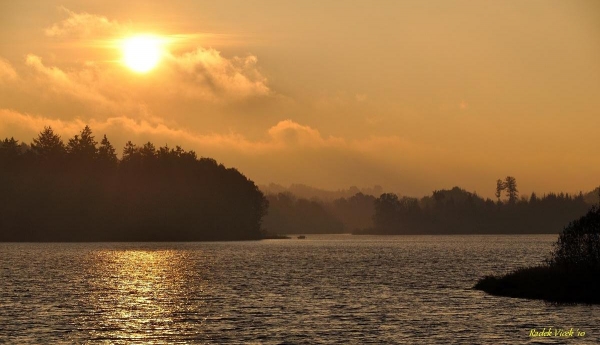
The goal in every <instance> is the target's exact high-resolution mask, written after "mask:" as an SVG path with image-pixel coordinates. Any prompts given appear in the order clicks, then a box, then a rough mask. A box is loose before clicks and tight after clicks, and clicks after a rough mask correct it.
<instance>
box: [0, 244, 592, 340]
mask: <svg viewBox="0 0 600 345" xmlns="http://www.w3.org/2000/svg"><path fill="white" fill-rule="evenodd" d="M555 240H556V235H498V236H496V235H489V236H474V235H470V236H386V237H379V236H351V235H309V236H308V238H307V239H305V240H297V239H292V240H264V241H257V242H210V243H69V244H62V243H37V244H32V243H0V342H5V341H6V342H8V343H19V344H27V343H55V344H56V343H86V342H92V343H97V342H105V343H117V344H131V343H170V344H171V343H200V344H205V343H206V344H223V343H253V344H255V343H261V344H280V343H288V344H315V343H322V344H333V343H348V342H350V343H356V344H364V343H373V344H383V343H418V344H440V343H464V344H472V343H480V344H481V343H484V344H499V343H527V342H531V343H533V342H534V341H540V342H542V343H557V344H558V343H564V341H565V339H560V338H544V339H533V338H530V337H529V331H530V330H531V329H532V328H537V329H541V328H544V327H546V328H547V327H553V328H567V329H568V328H571V327H573V328H575V329H577V328H579V329H581V330H583V331H585V332H586V336H585V337H583V338H577V339H570V340H572V341H574V343H577V344H594V343H597V342H598V341H600V306H585V305H553V304H550V303H545V302H542V301H533V300H523V299H510V298H502V297H494V296H490V295H487V294H485V293H483V292H481V291H475V290H472V289H471V287H472V286H473V285H474V284H475V282H476V281H477V279H479V278H480V277H482V276H484V275H487V274H492V273H495V274H499V273H504V272H507V271H510V270H513V269H515V268H517V267H522V266H529V265H535V264H538V263H540V262H541V261H542V260H543V259H544V258H545V257H546V255H547V254H548V253H549V252H550V249H551V246H552V243H553V242H554V241H555Z"/></svg>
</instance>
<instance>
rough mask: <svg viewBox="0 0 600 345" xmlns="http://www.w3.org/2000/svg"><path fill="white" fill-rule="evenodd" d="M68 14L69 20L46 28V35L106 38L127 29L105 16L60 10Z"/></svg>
mask: <svg viewBox="0 0 600 345" xmlns="http://www.w3.org/2000/svg"><path fill="white" fill-rule="evenodd" d="M60 9H61V10H62V11H63V12H64V13H66V14H67V16H68V17H67V18H66V19H64V20H62V21H60V22H58V23H55V24H54V25H52V26H51V27H48V28H46V30H45V33H46V35H47V36H50V37H76V38H83V37H90V36H105V35H111V34H115V33H121V32H123V31H125V29H126V27H124V26H123V25H121V24H119V23H118V22H117V21H114V20H109V19H108V18H106V17H104V16H99V15H95V14H89V13H86V12H82V13H76V12H73V11H71V10H69V9H67V8H64V7H61V8H60Z"/></svg>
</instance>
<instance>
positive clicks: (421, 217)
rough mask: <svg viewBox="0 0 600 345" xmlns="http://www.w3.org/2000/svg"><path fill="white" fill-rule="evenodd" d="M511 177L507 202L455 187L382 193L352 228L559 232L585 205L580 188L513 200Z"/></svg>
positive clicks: (384, 231) (419, 231) (424, 231)
mask: <svg viewBox="0 0 600 345" xmlns="http://www.w3.org/2000/svg"><path fill="white" fill-rule="evenodd" d="M511 181H512V180H511ZM512 182H514V187H512V188H511V189H508V190H507V194H508V195H507V197H508V201H505V202H503V201H501V200H500V199H498V200H497V201H493V200H491V199H483V198H481V197H479V196H478V195H477V194H474V193H470V192H467V191H465V190H464V189H461V188H459V187H454V188H453V189H451V190H439V191H435V192H433V195H432V196H427V197H424V198H422V199H420V200H419V199H416V198H409V197H402V198H399V197H398V196H397V195H395V194H391V193H385V194H382V195H381V196H380V197H379V198H377V200H376V201H375V214H374V216H373V223H374V224H373V225H374V226H373V227H372V228H369V229H365V230H363V231H359V232H357V233H360V234H506V233H510V234H521V233H523V234H535V233H559V232H560V231H561V230H562V229H563V227H564V226H566V225H567V224H568V223H569V222H570V221H571V220H573V219H576V218H579V217H581V216H582V215H583V214H585V213H586V212H587V211H588V210H589V208H590V204H589V203H587V202H586V197H585V196H584V195H583V194H582V193H579V194H578V195H569V194H563V193H560V194H552V193H551V194H547V195H544V196H542V197H538V196H537V195H536V194H535V193H532V194H531V196H530V197H528V198H527V197H522V198H520V199H518V197H517V196H518V191H517V190H516V180H514V181H512ZM499 190H500V191H502V190H503V189H502V188H500V189H499ZM497 196H498V198H499V197H500V196H499V194H497Z"/></svg>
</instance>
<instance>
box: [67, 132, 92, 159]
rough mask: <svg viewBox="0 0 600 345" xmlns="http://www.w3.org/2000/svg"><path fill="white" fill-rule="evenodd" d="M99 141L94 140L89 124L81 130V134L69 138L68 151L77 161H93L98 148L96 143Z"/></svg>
mask: <svg viewBox="0 0 600 345" xmlns="http://www.w3.org/2000/svg"><path fill="white" fill-rule="evenodd" d="M97 144H98V143H97V142H96V140H94V136H93V135H92V130H91V129H90V127H89V126H85V127H84V128H83V130H81V134H80V135H75V136H74V137H73V138H71V139H69V142H68V143H67V152H68V153H69V156H70V157H71V158H73V159H74V160H76V161H81V160H87V161H92V160H93V159H95V158H96V156H97V153H98V149H97V148H96V145H97Z"/></svg>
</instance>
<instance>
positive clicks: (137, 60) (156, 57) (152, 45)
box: [121, 35, 162, 73]
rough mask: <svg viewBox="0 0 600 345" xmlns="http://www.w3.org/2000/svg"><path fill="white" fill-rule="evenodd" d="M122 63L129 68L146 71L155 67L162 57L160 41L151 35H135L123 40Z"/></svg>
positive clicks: (139, 71)
mask: <svg viewBox="0 0 600 345" xmlns="http://www.w3.org/2000/svg"><path fill="white" fill-rule="evenodd" d="M121 49H122V51H123V63H124V64H125V65H126V66H127V67H129V68H130V69H131V70H133V71H135V72H138V73H146V72H148V71H150V70H151V69H153V68H154V67H156V65H157V64H158V63H159V62H160V59H161V57H162V41H161V39H160V38H159V37H156V36H152V35H137V36H132V37H129V38H126V39H124V40H123V42H122V45H121Z"/></svg>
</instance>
